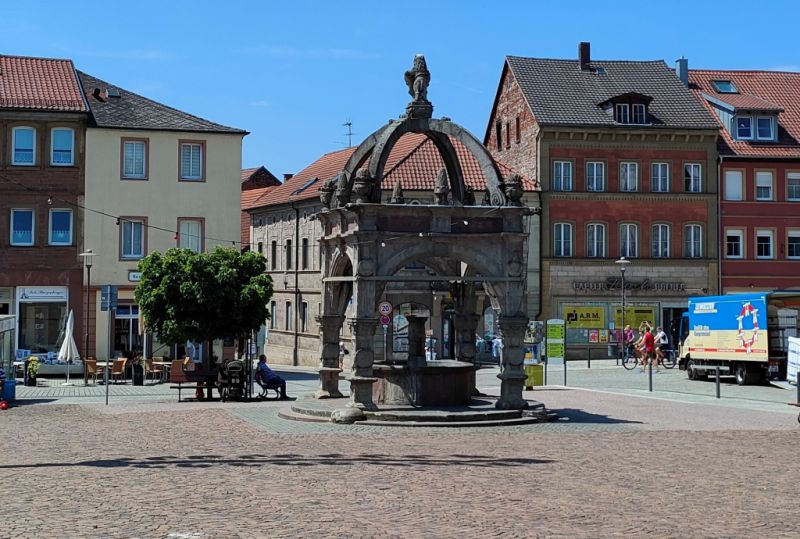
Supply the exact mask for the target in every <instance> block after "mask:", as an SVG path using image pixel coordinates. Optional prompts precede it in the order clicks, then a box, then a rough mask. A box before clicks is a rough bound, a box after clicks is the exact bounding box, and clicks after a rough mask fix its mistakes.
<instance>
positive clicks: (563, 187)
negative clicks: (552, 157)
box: [553, 161, 572, 191]
mask: <svg viewBox="0 0 800 539" xmlns="http://www.w3.org/2000/svg"><path fill="white" fill-rule="evenodd" d="M553 191H572V161H554V162H553Z"/></svg>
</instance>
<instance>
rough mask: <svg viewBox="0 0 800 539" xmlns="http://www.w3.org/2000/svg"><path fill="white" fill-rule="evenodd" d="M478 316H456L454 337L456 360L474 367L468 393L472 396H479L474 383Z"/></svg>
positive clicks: (476, 359) (476, 366)
mask: <svg viewBox="0 0 800 539" xmlns="http://www.w3.org/2000/svg"><path fill="white" fill-rule="evenodd" d="M479 320H480V316H478V315H477V314H457V315H456V319H455V322H456V335H457V339H458V340H457V341H456V342H457V345H458V348H457V349H456V358H458V360H459V361H466V362H468V363H472V364H473V365H474V368H473V371H472V376H471V377H470V382H469V383H470V386H469V387H470V393H471V394H472V395H474V396H478V395H480V394H481V392H480V391H478V388H477V387H476V383H475V373H476V371H477V368H478V365H477V361H478V351H477V349H476V348H475V330H476V329H477V328H478V321H479Z"/></svg>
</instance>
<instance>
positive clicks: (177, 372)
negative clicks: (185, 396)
mask: <svg viewBox="0 0 800 539" xmlns="http://www.w3.org/2000/svg"><path fill="white" fill-rule="evenodd" d="M215 378H216V373H209V372H206V371H203V370H201V369H197V370H194V371H185V370H183V361H181V360H175V361H173V362H172V368H171V369H170V372H169V383H170V386H169V388H170V389H177V390H178V402H181V391H184V390H187V389H191V390H197V385H198V384H203V385H204V386H205V387H204V389H206V388H207V387H208V384H209V383H211V384H212V386H213V383H214V382H213V380H214V379H215Z"/></svg>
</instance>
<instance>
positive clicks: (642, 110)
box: [631, 103, 647, 124]
mask: <svg viewBox="0 0 800 539" xmlns="http://www.w3.org/2000/svg"><path fill="white" fill-rule="evenodd" d="M632 109H633V121H632V122H631V123H635V124H643V123H647V107H645V106H644V105H643V104H642V103H634V104H633V105H632Z"/></svg>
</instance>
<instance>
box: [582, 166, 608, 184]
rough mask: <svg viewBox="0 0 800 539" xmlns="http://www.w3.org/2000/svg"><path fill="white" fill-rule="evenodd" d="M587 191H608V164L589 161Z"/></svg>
mask: <svg viewBox="0 0 800 539" xmlns="http://www.w3.org/2000/svg"><path fill="white" fill-rule="evenodd" d="M586 190H587V191H605V190H606V164H605V163H603V162H602V161H589V162H587V163H586Z"/></svg>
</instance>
